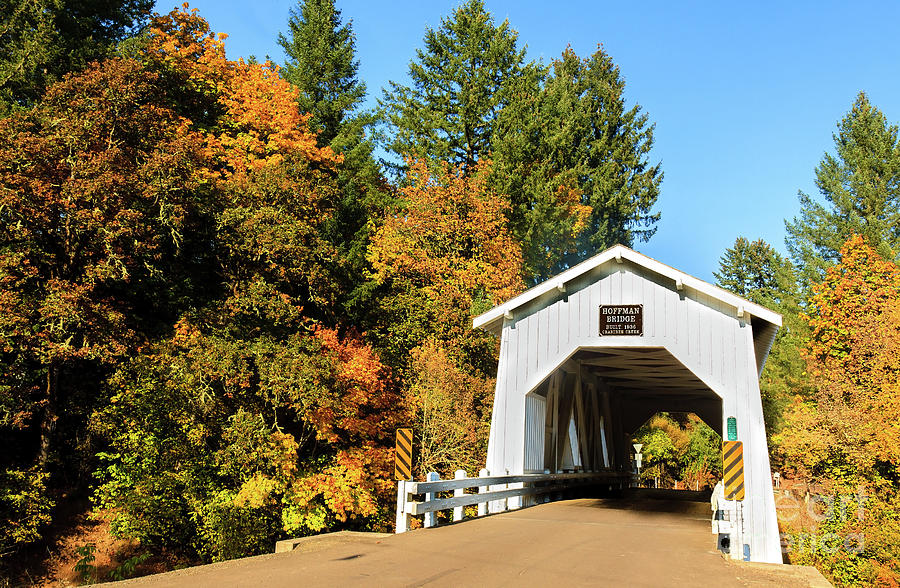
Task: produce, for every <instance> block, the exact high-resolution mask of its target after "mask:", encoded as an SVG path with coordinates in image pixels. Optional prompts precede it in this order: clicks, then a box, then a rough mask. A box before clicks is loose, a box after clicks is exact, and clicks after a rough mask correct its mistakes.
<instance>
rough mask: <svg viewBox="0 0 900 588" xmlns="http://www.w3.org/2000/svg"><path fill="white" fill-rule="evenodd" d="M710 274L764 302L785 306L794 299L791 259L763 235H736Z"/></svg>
mask: <svg viewBox="0 0 900 588" xmlns="http://www.w3.org/2000/svg"><path fill="white" fill-rule="evenodd" d="M713 275H714V276H715V277H716V283H717V284H718V285H719V286H720V287H722V288H725V289H726V290H729V291H731V292H734V293H735V294H737V295H738V296H741V297H743V298H746V299H747V300H750V301H751V302H755V303H757V304H761V305H763V306H768V307H771V308H773V309H778V310H784V308H783V307H784V306H785V305H789V304H791V302H792V301H793V300H794V296H793V290H794V283H795V277H794V270H793V266H792V265H791V262H790V261H788V260H786V259H785V258H784V257H783V256H782V255H781V254H780V253H778V252H777V251H775V249H773V248H772V246H771V245H769V244H768V243H766V242H765V241H763V240H762V239H759V240H757V241H753V242H751V241H750V240H749V239H747V238H746V237H738V238H737V239H735V241H734V245H733V246H732V247H730V248H729V249H726V250H725V254H724V255H722V257H721V259H720V260H719V271H718V272H713Z"/></svg>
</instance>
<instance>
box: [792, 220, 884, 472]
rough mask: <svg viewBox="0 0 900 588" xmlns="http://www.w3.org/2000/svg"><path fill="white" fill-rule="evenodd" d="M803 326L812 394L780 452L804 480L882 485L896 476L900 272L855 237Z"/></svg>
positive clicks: (798, 407)
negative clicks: (807, 336) (807, 330)
mask: <svg viewBox="0 0 900 588" xmlns="http://www.w3.org/2000/svg"><path fill="white" fill-rule="evenodd" d="M805 318H806V320H807V321H808V323H809V326H810V329H811V335H810V341H809V344H808V348H807V351H806V355H807V363H808V366H807V372H808V374H809V375H810V376H811V378H812V380H813V382H814V383H815V389H816V393H815V396H814V397H813V398H811V399H808V400H805V401H804V400H802V399H798V400H797V401H796V402H795V404H794V406H793V408H792V410H791V411H790V412H789V421H790V426H788V427H787V429H788V431H787V432H786V433H784V434H783V435H781V436H780V437H779V445H780V447H781V450H782V451H784V452H785V453H786V454H788V455H789V456H790V459H789V461H788V463H789V464H792V465H793V466H794V467H796V468H798V469H801V470H802V471H803V472H804V473H805V474H807V475H811V476H825V477H831V478H845V477H846V478H848V479H853V480H856V479H867V480H869V481H872V482H875V483H881V482H882V481H883V480H882V478H883V477H884V476H885V475H887V477H888V478H891V477H892V476H893V474H892V473H888V472H896V471H898V468H900V431H898V429H897V426H896V423H897V422H900V387H898V378H897V374H898V373H900V268H898V267H897V265H896V264H895V263H893V262H891V261H888V260H885V259H883V258H882V257H881V256H880V255H878V253H877V252H875V251H874V250H873V249H872V248H871V247H870V246H869V245H867V244H866V243H865V241H864V240H863V239H862V237H860V236H854V237H853V238H851V239H850V240H849V241H847V243H845V244H844V247H843V248H842V250H841V262H840V263H839V264H837V265H836V266H834V267H833V268H830V269H829V270H828V272H827V274H826V276H825V281H824V282H823V283H822V284H819V285H818V286H816V287H815V289H814V295H813V297H812V298H811V300H810V306H809V307H808V309H807V312H806V317H805ZM885 468H887V469H885Z"/></svg>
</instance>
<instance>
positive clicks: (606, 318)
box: [600, 304, 644, 337]
mask: <svg viewBox="0 0 900 588" xmlns="http://www.w3.org/2000/svg"><path fill="white" fill-rule="evenodd" d="M643 334H644V305H643V304H603V305H601V306H600V335H601V336H603V335H633V336H637V337H640V336H641V335H643Z"/></svg>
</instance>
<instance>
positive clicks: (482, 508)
mask: <svg viewBox="0 0 900 588" xmlns="http://www.w3.org/2000/svg"><path fill="white" fill-rule="evenodd" d="M478 477H479V478H487V477H488V471H487V468H481V471H480V472H478ZM490 490H491V489H490V488H489V487H488V486H479V487H478V493H479V494H484V493H486V492H490ZM487 512H488V504H487V502H479V503H478V516H480V517H483V516H484V515H486V514H487Z"/></svg>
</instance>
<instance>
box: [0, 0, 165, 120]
mask: <svg viewBox="0 0 900 588" xmlns="http://www.w3.org/2000/svg"><path fill="white" fill-rule="evenodd" d="M152 7H153V2H152V0H101V1H97V0H0V115H2V114H3V112H4V111H8V110H9V109H11V108H15V107H17V106H29V105H31V104H33V103H34V102H35V101H36V100H37V99H38V98H39V97H40V96H41V95H42V94H43V93H44V90H45V89H46V88H47V87H49V86H50V85H51V84H52V83H53V82H55V81H57V80H60V79H61V78H62V76H63V75H64V74H66V73H68V72H72V71H78V70H80V69H82V68H83V67H84V66H86V65H87V64H88V63H89V62H91V61H93V60H96V59H101V58H103V57H106V56H108V55H109V53H110V51H111V49H112V48H113V47H114V46H115V45H116V43H118V42H120V41H123V40H125V39H126V38H128V37H130V36H132V35H134V34H135V33H136V32H137V31H139V30H140V29H141V28H142V27H143V26H144V25H145V24H146V22H147V19H148V17H149V16H150V9H151V8H152Z"/></svg>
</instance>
